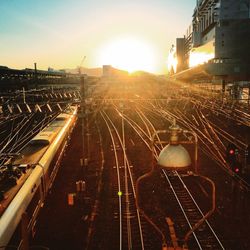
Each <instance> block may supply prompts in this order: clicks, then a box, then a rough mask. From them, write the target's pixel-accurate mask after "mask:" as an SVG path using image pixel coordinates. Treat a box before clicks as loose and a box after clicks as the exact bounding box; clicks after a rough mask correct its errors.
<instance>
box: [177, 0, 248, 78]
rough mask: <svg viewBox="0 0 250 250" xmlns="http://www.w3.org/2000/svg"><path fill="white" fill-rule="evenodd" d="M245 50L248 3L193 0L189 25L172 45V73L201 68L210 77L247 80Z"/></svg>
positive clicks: (240, 1) (234, 0)
mask: <svg viewBox="0 0 250 250" xmlns="http://www.w3.org/2000/svg"><path fill="white" fill-rule="evenodd" d="M249 50H250V0H197V3H196V7H195V9H194V12H193V20H192V24H191V25H190V26H189V28H188V30H187V32H186V34H185V36H184V37H183V38H181V40H180V38H177V41H176V58H177V67H176V72H175V73H178V72H181V71H183V70H184V69H192V68H194V67H196V66H198V65H202V64H203V67H200V68H202V70H203V71H204V72H206V73H207V74H210V75H212V76H214V77H221V78H223V79H226V80H227V79H228V80H230V79H239V80H246V79H249V80H250V56H249V53H248V52H249ZM187 72H188V71H187Z"/></svg>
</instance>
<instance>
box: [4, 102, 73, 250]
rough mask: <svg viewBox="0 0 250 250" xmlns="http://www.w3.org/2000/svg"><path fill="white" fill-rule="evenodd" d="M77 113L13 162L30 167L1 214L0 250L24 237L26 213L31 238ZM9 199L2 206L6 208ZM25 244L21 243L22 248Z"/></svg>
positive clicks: (38, 138) (56, 123) (41, 135)
mask: <svg viewBox="0 0 250 250" xmlns="http://www.w3.org/2000/svg"><path fill="white" fill-rule="evenodd" d="M76 113H77V107H76V106H71V107H69V108H68V109H67V110H66V112H65V113H63V114H60V115H58V116H57V118H56V119H55V120H54V121H53V122H51V123H50V124H49V125H48V126H47V127H46V128H45V129H43V130H42V131H41V132H40V133H39V134H38V135H36V136H35V137H34V138H33V139H32V140H31V141H30V143H29V144H28V145H27V146H26V147H25V148H24V149H23V150H22V152H21V156H20V157H17V159H15V160H14V161H13V163H12V164H14V165H15V166H18V165H19V166H21V167H23V166H26V170H25V174H24V175H23V176H22V178H23V180H22V181H20V182H21V184H20V185H19V186H20V187H18V185H17V186H16V187H14V188H13V192H14V190H15V195H13V197H12V199H11V201H9V203H8V205H7V206H6V207H5V208H4V210H3V209H2V213H0V249H4V248H5V247H6V246H7V245H8V243H9V241H10V239H11V237H12V236H13V234H14V233H15V232H16V233H15V234H20V233H19V232H20V231H21V221H22V217H23V215H24V214H25V216H26V217H25V218H26V220H27V221H28V225H27V235H30V233H31V232H32V231H33V227H34V225H35V222H36V218H37V215H38V212H39V210H40V208H41V207H42V206H43V203H44V200H45V197H46V194H47V192H48V190H49V188H50V187H51V185H52V183H53V181H54V179H55V176H56V173H57V171H58V168H59V163H60V160H61V158H62V155H63V152H64V149H65V147H66V145H67V141H68V138H69V135H70V133H71V132H72V129H73V128H74V125H75V122H76ZM20 179H21V178H20ZM9 196H10V197H11V195H9ZM6 200H7V198H6ZM6 200H3V201H2V204H1V203H0V206H2V208H3V207H4V206H5V205H4V202H6ZM0 208H1V207H0ZM0 212H1V210H0ZM17 238H19V237H17ZM20 240H21V239H20ZM22 244H23V241H22V240H21V241H20V244H19V247H21V245H22Z"/></svg>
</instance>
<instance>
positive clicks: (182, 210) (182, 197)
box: [163, 170, 225, 249]
mask: <svg viewBox="0 0 250 250" xmlns="http://www.w3.org/2000/svg"><path fill="white" fill-rule="evenodd" d="M163 174H164V176H165V178H166V180H167V184H168V187H167V190H168V192H167V193H166V195H167V197H168V201H169V202H170V203H171V207H172V206H173V207H174V208H175V216H174V223H175V224H177V228H176V229H177V230H176V234H177V237H178V239H180V240H179V245H185V244H186V245H188V248H189V249H225V248H224V247H223V245H222V243H221V241H220V240H219V237H218V235H217V234H216V232H215V231H214V229H213V228H212V226H211V224H210V223H209V221H208V220H205V221H204V223H203V224H202V225H201V226H200V227H199V228H197V230H195V231H194V232H192V236H191V238H192V239H191V240H190V239H188V238H187V239H186V240H185V234H186V233H187V232H188V231H190V230H192V229H193V228H194V226H195V225H196V224H197V223H198V221H199V220H200V219H202V218H203V217H204V216H205V213H204V212H203V211H202V209H201V208H200V207H199V205H198V202H197V201H196V199H195V198H194V197H193V195H192V194H191V190H189V188H188V187H187V186H186V184H185V182H184V178H183V177H182V176H181V175H180V174H178V172H177V171H171V172H170V171H166V170H163ZM197 178H199V177H198V176H197ZM176 215H177V216H176ZM190 232H191V231H190ZM190 235H191V233H190ZM181 239H182V240H181ZM183 240H184V241H183Z"/></svg>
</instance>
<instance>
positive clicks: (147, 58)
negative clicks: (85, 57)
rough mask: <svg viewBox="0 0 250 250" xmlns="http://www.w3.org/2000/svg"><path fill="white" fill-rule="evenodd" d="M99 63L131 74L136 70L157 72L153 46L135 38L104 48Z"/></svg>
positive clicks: (118, 41)
mask: <svg viewBox="0 0 250 250" xmlns="http://www.w3.org/2000/svg"><path fill="white" fill-rule="evenodd" d="M98 63H99V64H100V65H105V64H109V65H112V66H113V67H115V68H118V69H123V70H127V71H128V72H130V73H131V72H133V71H136V70H144V71H149V72H155V71H156V65H155V64H156V59H155V52H154V49H153V48H152V46H150V45H149V44H148V43H147V42H144V41H141V40H137V39H133V38H123V39H122V38H120V39H117V40H114V41H112V42H109V43H107V44H106V45H104V46H102V48H101V49H100V52H99V59H98Z"/></svg>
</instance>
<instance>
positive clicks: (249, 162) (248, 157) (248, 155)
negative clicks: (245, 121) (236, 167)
mask: <svg viewBox="0 0 250 250" xmlns="http://www.w3.org/2000/svg"><path fill="white" fill-rule="evenodd" d="M245 157H246V164H247V165H250V148H249V145H248V147H247V148H246V151H245Z"/></svg>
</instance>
